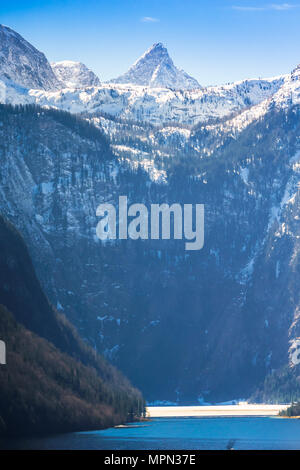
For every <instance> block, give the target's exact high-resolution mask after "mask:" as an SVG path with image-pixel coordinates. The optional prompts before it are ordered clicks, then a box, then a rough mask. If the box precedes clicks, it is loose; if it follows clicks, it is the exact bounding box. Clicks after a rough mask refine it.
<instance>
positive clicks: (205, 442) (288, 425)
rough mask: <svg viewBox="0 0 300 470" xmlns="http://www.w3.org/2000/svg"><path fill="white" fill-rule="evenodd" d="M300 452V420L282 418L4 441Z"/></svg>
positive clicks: (25, 445) (9, 444) (162, 423)
mask: <svg viewBox="0 0 300 470" xmlns="http://www.w3.org/2000/svg"><path fill="white" fill-rule="evenodd" d="M230 441H231V445H232V444H233V447H234V449H254V450H261V449H266V450H271V449H280V450H286V449H300V420H298V419H288V418H278V417H218V418H215V417H214V418H202V417H201V418H153V419H152V420H151V421H148V422H144V423H138V424H136V423H134V424H132V425H129V426H128V427H120V428H110V429H105V430H101V431H91V432H81V433H70V434H61V435H56V436H51V437H46V438H36V439H19V440H16V439H14V440H9V441H2V442H1V441H0V447H1V446H2V449H3V448H5V449H104V450H123V449H124V450H136V449H147V450H159V449H162V450H164V449H169V450H171V449H200V450H202V449H203V450H204V449H207V450H211V449H214V450H223V449H226V447H227V446H228V444H229V442H230Z"/></svg>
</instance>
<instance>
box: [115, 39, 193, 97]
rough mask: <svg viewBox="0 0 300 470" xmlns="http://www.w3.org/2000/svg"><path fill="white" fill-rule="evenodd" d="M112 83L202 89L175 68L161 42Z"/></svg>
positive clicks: (154, 45) (177, 88)
mask: <svg viewBox="0 0 300 470" xmlns="http://www.w3.org/2000/svg"><path fill="white" fill-rule="evenodd" d="M111 82H113V83H127V84H128V83H130V84H132V85H142V86H149V87H152V88H173V89H176V90H188V89H193V88H200V85H199V83H198V82H197V80H195V79H194V78H192V77H190V76H189V75H188V74H187V73H185V72H184V71H183V70H179V69H178V68H177V67H175V65H174V64H173V61H172V59H171V57H170V56H169V53H168V51H167V49H166V48H165V47H164V45H163V44H161V43H160V42H158V43H156V44H153V46H152V47H150V49H148V50H147V51H146V52H145V53H144V54H143V55H142V57H140V58H139V59H138V60H137V61H136V62H135V63H134V64H133V65H132V66H131V67H130V69H129V70H128V72H127V73H125V74H124V75H121V76H120V77H118V78H115V79H114V80H111Z"/></svg>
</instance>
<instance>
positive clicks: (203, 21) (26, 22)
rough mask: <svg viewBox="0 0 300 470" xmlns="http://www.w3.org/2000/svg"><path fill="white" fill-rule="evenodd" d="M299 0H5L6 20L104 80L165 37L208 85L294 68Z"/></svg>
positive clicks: (299, 54)
mask: <svg viewBox="0 0 300 470" xmlns="http://www.w3.org/2000/svg"><path fill="white" fill-rule="evenodd" d="M298 2H299V3H298ZM298 2H297V1H295V0H291V1H289V2H288V3H285V2H283V1H281V2H279V1H278V0H270V2H268V0H266V2H264V0H260V1H256V0H207V1H202V0H48V1H44V0H27V1H17V0H0V23H2V24H5V25H7V26H10V27H11V28H13V29H15V30H16V31H18V32H19V33H20V34H21V35H22V36H24V37H25V39H27V40H28V41H29V42H31V43H32V44H33V45H34V46H35V47H37V48H38V49H39V50H41V51H43V52H44V53H45V54H46V56H47V57H48V59H49V60H50V61H57V60H64V59H70V60H77V61H81V62H83V63H85V64H86V65H87V66H88V67H90V68H91V69H93V70H94V71H95V72H96V73H97V74H98V75H99V77H100V79H101V80H108V79H109V78H114V77H116V76H118V75H120V74H121V73H124V72H125V71H127V69H128V68H129V66H130V65H131V64H132V63H133V62H134V61H135V60H136V59H137V58H138V57H139V56H140V55H141V54H142V53H143V52H144V51H145V50H146V49H148V48H149V47H150V46H151V45H152V44H153V43H154V42H163V43H164V44H165V45H166V46H167V48H168V50H169V53H170V55H171V57H172V59H173V61H174V63H175V65H177V66H178V67H180V68H183V69H184V70H185V71H186V72H188V73H189V74H191V75H192V76H194V77H195V78H197V80H198V81H199V83H200V84H203V85H208V84H219V83H226V82H230V81H236V80H241V79H243V78H247V77H248V78H249V77H250V78H251V77H259V76H261V77H267V76H274V75H278V74H282V73H287V72H289V71H290V70H291V69H293V68H294V67H295V66H296V65H297V64H298V63H299V62H300V0H298Z"/></svg>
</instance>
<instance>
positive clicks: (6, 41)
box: [0, 25, 60, 90]
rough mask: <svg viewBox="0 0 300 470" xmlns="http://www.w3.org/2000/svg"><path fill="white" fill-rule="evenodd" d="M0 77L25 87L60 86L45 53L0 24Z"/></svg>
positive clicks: (53, 87)
mask: <svg viewBox="0 0 300 470" xmlns="http://www.w3.org/2000/svg"><path fill="white" fill-rule="evenodd" d="M0 79H2V80H11V81H12V82H14V83H16V84H17V85H20V86H22V87H25V88H39V89H43V90H51V89H55V88H59V87H60V84H59V81H58V80H57V78H56V77H55V75H54V73H53V71H52V69H51V66H50V64H49V62H48V60H47V59H46V57H45V55H44V54H43V53H42V52H40V51H38V50H37V49H36V48H35V47H34V46H32V45H31V44H30V43H29V42H27V41H26V40H25V39H24V38H23V37H22V36H21V35H20V34H18V33H16V32H15V31H14V30H13V29H11V28H9V27H8V26H4V25H0Z"/></svg>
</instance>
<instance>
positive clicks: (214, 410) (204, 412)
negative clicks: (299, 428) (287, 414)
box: [147, 404, 290, 418]
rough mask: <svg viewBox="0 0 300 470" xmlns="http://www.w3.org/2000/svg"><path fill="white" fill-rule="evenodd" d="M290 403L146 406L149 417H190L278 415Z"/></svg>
mask: <svg viewBox="0 0 300 470" xmlns="http://www.w3.org/2000/svg"><path fill="white" fill-rule="evenodd" d="M289 406H290V405H289V404H284V405H265V404H260V405H249V404H240V405H223V406H220V405H215V406H213V405H212V406H148V407H147V416H148V417H149V418H180V417H184V418H192V417H218V416H228V417H234V416H240V417H241V416H245V417H247V416H278V415H279V412H280V411H284V410H286V409H287V408H288V407H289Z"/></svg>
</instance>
